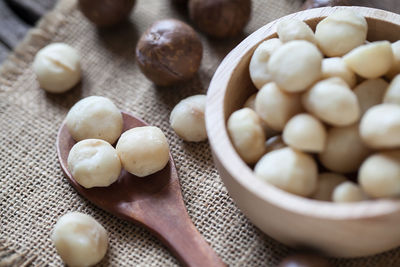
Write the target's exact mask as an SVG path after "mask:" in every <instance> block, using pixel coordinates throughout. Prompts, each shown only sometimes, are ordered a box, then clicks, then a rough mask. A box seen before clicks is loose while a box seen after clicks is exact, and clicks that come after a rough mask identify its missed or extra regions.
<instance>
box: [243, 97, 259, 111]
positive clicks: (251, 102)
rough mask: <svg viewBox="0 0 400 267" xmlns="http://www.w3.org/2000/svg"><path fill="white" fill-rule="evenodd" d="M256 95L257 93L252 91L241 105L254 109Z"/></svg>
mask: <svg viewBox="0 0 400 267" xmlns="http://www.w3.org/2000/svg"><path fill="white" fill-rule="evenodd" d="M256 96H257V93H254V94H252V95H251V96H249V98H247V100H246V102H244V105H243V107H244V108H250V109H252V110H256Z"/></svg>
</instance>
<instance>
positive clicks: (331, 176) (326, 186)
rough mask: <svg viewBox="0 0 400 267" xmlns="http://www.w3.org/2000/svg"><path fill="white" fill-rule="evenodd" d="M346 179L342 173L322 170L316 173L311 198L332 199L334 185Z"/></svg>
mask: <svg viewBox="0 0 400 267" xmlns="http://www.w3.org/2000/svg"><path fill="white" fill-rule="evenodd" d="M345 181H347V178H346V177H344V176H343V175H340V174H336V173H331V172H324V173H320V174H319V175H318V183H317V189H316V190H315V191H314V193H313V194H312V196H311V198H313V199H317V200H322V201H332V193H333V190H334V189H335V187H336V186H338V185H339V184H341V183H343V182H345Z"/></svg>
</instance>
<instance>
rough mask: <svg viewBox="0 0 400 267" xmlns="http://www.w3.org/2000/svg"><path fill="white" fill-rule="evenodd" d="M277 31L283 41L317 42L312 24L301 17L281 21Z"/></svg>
mask: <svg viewBox="0 0 400 267" xmlns="http://www.w3.org/2000/svg"><path fill="white" fill-rule="evenodd" d="M276 31H277V33H278V36H279V39H280V40H281V41H282V42H283V43H286V42H289V41H293V40H305V41H309V42H310V43H313V44H316V43H317V41H316V40H315V36H314V32H313V31H312V30H311V28H310V26H308V25H307V24H306V23H305V22H304V21H301V20H299V19H295V18H292V19H288V20H285V21H282V22H280V23H279V24H278V26H277V30H276Z"/></svg>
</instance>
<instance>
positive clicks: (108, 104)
mask: <svg viewBox="0 0 400 267" xmlns="http://www.w3.org/2000/svg"><path fill="white" fill-rule="evenodd" d="M66 125H67V128H68V131H69V133H70V134H71V136H72V138H73V139H74V140H75V141H80V140H83V139H91V138H92V139H93V138H94V139H102V140H104V141H107V142H109V143H110V144H113V143H114V142H115V141H116V140H117V139H118V137H119V136H120V135H121V132H122V126H123V121H122V114H121V112H120V111H119V110H118V108H117V107H116V106H115V105H114V103H113V102H112V101H111V100H110V99H108V98H106V97H102V96H89V97H86V98H84V99H82V100H80V101H78V102H77V103H75V105H74V106H73V107H72V108H71V109H70V110H69V112H68V115H67V118H66Z"/></svg>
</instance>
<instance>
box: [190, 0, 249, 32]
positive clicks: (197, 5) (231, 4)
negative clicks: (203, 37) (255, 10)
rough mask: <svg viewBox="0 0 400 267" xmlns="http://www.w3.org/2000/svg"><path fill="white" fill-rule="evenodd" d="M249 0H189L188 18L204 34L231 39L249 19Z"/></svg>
mask: <svg viewBox="0 0 400 267" xmlns="http://www.w3.org/2000/svg"><path fill="white" fill-rule="evenodd" d="M250 14H251V0H235V1H232V0H190V1H189V16H190V19H191V20H192V21H193V22H194V24H196V26H197V27H198V28H199V29H200V30H201V31H202V32H204V33H206V34H208V35H210V36H213V37H217V38H225V37H232V36H235V35H237V34H238V33H240V32H241V31H242V30H243V28H244V26H246V24H247V22H248V21H249V19H250Z"/></svg>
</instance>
